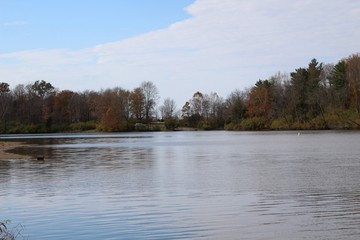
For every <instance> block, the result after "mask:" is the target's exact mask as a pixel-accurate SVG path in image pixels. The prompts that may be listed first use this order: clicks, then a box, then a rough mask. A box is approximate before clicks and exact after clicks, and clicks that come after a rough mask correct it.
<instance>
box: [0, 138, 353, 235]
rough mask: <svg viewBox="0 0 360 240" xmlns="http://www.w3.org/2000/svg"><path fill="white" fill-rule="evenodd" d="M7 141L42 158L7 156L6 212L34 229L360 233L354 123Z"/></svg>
mask: <svg viewBox="0 0 360 240" xmlns="http://www.w3.org/2000/svg"><path fill="white" fill-rule="evenodd" d="M2 139H3V140H4V139H5V140H7V141H22V142H26V143H28V144H29V145H28V146H26V147H21V148H17V149H15V150H14V152H16V153H21V154H30V155H31V156H33V158H32V159H33V160H29V161H0V186H1V188H0V214H1V215H0V219H11V220H12V222H13V223H14V224H16V223H21V224H22V225H24V226H25V233H26V234H28V235H29V238H30V239H129V238H132V239H169V238H170V239H174V238H175V239H180V238H186V239H189V238H191V239H239V238H240V239H357V238H358V236H360V229H359V226H360V178H359V174H360V159H359V158H358V156H359V155H360V148H359V147H358V143H359V140H360V133H357V132H307V133H305V134H302V135H301V136H298V135H297V133H294V132H256V133H248V132H240V133H239V132H171V133H143V134H90V135H45V136H42V135H24V136H3V137H2ZM38 155H44V156H45V161H37V160H35V159H36V158H35V157H36V156H38Z"/></svg>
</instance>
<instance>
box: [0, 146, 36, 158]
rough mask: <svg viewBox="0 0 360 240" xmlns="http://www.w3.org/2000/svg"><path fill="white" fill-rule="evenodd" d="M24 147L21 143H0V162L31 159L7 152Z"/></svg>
mask: <svg viewBox="0 0 360 240" xmlns="http://www.w3.org/2000/svg"><path fill="white" fill-rule="evenodd" d="M21 146H24V144H23V143H20V142H0V160H25V159H30V156H25V155H20V154H15V153H9V152H7V150H10V149H13V148H16V147H21Z"/></svg>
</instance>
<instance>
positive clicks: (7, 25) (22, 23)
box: [3, 20, 30, 27]
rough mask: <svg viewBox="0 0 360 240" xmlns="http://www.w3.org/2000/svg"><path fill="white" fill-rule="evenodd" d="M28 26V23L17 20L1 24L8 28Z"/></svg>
mask: <svg viewBox="0 0 360 240" xmlns="http://www.w3.org/2000/svg"><path fill="white" fill-rule="evenodd" d="M28 24H30V22H29V21H25V20H18V21H12V22H6V23H3V25H4V26H6V27H9V26H23V25H28Z"/></svg>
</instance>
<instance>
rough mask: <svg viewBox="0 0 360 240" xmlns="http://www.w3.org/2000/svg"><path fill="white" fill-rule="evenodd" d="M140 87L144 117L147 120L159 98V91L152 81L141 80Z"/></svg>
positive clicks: (149, 118)
mask: <svg viewBox="0 0 360 240" xmlns="http://www.w3.org/2000/svg"><path fill="white" fill-rule="evenodd" d="M140 88H141V90H142V93H143V95H144V109H145V119H146V120H147V121H149V120H151V117H152V116H151V115H152V113H153V110H154V109H155V107H156V104H157V101H158V99H159V92H158V89H157V87H156V86H155V85H154V84H153V83H152V82H142V83H141V85H140Z"/></svg>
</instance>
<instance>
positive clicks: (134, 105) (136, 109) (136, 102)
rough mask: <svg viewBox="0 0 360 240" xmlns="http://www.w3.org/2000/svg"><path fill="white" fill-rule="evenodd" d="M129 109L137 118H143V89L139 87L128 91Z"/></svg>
mask: <svg viewBox="0 0 360 240" xmlns="http://www.w3.org/2000/svg"><path fill="white" fill-rule="evenodd" d="M129 98H130V110H131V113H132V116H133V117H135V119H137V120H142V119H143V118H144V116H145V115H146V114H145V109H144V105H145V103H144V102H145V96H144V94H143V91H142V89H141V88H135V89H134V90H133V91H132V92H131V93H130V96H129Z"/></svg>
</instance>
